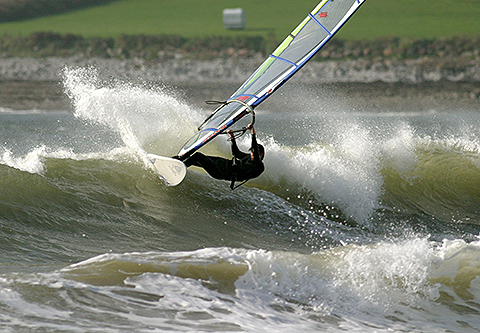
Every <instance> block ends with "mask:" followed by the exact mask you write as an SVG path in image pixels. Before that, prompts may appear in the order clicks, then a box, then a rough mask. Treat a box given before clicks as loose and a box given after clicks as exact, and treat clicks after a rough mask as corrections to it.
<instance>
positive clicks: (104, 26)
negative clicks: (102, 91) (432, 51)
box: [0, 0, 480, 40]
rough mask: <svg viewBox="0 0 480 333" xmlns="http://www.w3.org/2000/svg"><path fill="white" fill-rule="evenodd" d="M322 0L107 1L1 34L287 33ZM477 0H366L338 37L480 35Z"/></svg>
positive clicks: (8, 27)
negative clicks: (237, 21) (238, 13)
mask: <svg viewBox="0 0 480 333" xmlns="http://www.w3.org/2000/svg"><path fill="white" fill-rule="evenodd" d="M318 2H319V0H302V1H291V0H263V1H251V0H238V1H232V0H120V1H114V2H112V3H109V4H105V5H101V6H97V7H93V8H86V9H81V10H77V11H74V12H70V13H65V14H59V15H52V16H48V17H43V18H38V19H32V20H27V21H22V22H11V23H2V24H0V34H9V35H28V34H30V33H32V32H37V31H52V32H58V33H73V34H78V35H83V36H86V37H92V36H98V37H117V36H119V35H121V34H148V35H157V34H179V35H182V36H184V37H195V36H212V35H225V36H231V35H264V36H265V35H267V34H268V33H269V32H274V33H275V36H276V38H277V39H279V38H282V37H283V36H285V35H286V34H288V33H289V32H290V31H291V30H292V29H293V28H294V27H295V26H296V25H297V24H298V23H299V22H300V21H301V20H302V19H303V18H304V17H305V16H306V14H307V13H308V12H309V11H310V10H312V9H313V7H315V5H316V4H317V3H318ZM232 7H242V8H244V9H245V10H246V12H247V27H248V29H246V30H243V31H228V30H225V29H224V28H223V23H222V9H224V8H232ZM479 18H480V1H479V0H455V1H454V0H437V1H432V0H367V1H366V3H365V4H364V5H363V6H362V8H360V10H359V12H358V13H356V14H355V15H354V17H353V18H352V19H351V20H350V22H349V23H348V24H347V25H346V26H345V27H344V28H343V29H342V31H341V32H340V33H339V35H338V37H337V38H340V39H350V40H351V39H354V40H360V39H374V38H378V37H385V36H398V37H408V38H437V37H451V36H461V35H465V36H478V35H480V19H479Z"/></svg>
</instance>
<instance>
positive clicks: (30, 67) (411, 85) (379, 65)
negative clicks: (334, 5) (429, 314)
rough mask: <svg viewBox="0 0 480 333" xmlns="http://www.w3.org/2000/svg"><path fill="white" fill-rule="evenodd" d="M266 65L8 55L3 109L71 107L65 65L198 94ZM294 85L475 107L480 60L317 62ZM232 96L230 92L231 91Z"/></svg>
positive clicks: (1, 86) (0, 82)
mask: <svg viewBox="0 0 480 333" xmlns="http://www.w3.org/2000/svg"><path fill="white" fill-rule="evenodd" d="M262 60H263V59H262V58H260V57H253V58H245V59H242V58H234V59H215V60H195V59H182V58H177V59H168V60H164V61H160V62H159V61H147V60H144V59H140V58H135V59H127V60H120V59H104V58H89V59H86V58H82V57H69V58H59V57H47V58H41V59H40V58H15V57H10V58H3V59H0V108H11V109H22V108H31V107H33V108H41V109H42V108H43V109H58V108H65V107H67V106H68V101H67V100H66V96H64V94H63V92H62V86H61V80H62V71H63V68H65V67H76V66H80V67H85V66H93V67H95V68H97V70H98V71H99V73H100V74H101V75H102V76H104V77H105V78H119V79H122V80H127V81H129V82H133V83H138V82H150V83H161V84H167V85H174V86H176V87H180V88H179V89H184V90H185V91H189V92H191V91H192V90H194V91H195V92H197V91H198V90H201V89H207V88H206V87H213V88H212V91H214V90H216V89H218V87H219V86H222V87H225V88H226V89H234V88H235V87H236V86H237V85H238V84H241V83H242V82H243V81H244V80H245V79H247V78H248V76H249V75H250V74H251V73H252V72H253V71H254V70H255V69H256V68H257V67H258V66H259V65H260V64H261V62H262ZM292 82H295V83H297V84H308V85H335V86H336V87H343V88H342V89H347V90H348V89H350V90H353V91H354V94H358V93H359V92H361V93H363V94H366V95H369V96H370V95H371V96H370V97H371V98H376V99H378V98H386V99H388V98H394V97H395V98H396V97H397V96H404V97H406V96H408V95H412V94H413V95H417V97H418V98H420V97H421V98H426V97H427V98H431V99H432V100H439V99H440V100H442V101H452V102H462V103H467V104H468V105H473V106H475V105H478V104H479V103H480V60H479V59H478V57H471V58H470V59H461V61H458V60H457V61H456V60H455V59H449V60H442V59H438V58H436V59H433V58H427V57H425V58H417V59H406V60H397V59H381V58H379V59H362V58H360V59H358V60H339V61H335V60H329V61H323V62H318V61H312V62H310V63H308V64H307V65H306V66H305V67H304V68H303V69H302V70H301V71H300V72H299V73H297V75H296V76H295V77H294V78H293V79H292ZM214 87H217V88H214ZM232 87H233V88H232ZM352 87H355V89H353V88H352ZM229 91H230V93H231V91H232V90H229ZM195 92H194V93H193V95H195ZM227 94H228V92H227ZM389 96H390V97H389ZM223 97H225V96H223ZM227 97H228V96H227ZM407 98H408V97H407Z"/></svg>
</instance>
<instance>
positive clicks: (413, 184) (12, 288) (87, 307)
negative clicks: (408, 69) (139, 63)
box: [0, 68, 480, 332]
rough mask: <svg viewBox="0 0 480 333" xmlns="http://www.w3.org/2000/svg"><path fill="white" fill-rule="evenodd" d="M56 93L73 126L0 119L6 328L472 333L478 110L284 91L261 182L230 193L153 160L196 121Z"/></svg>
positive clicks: (188, 114)
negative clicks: (378, 105) (66, 101)
mask: <svg viewBox="0 0 480 333" xmlns="http://www.w3.org/2000/svg"><path fill="white" fill-rule="evenodd" d="M64 85H65V91H66V93H67V95H68V96H69V97H70V98H71V101H72V109H73V112H72V111H68V110H59V111H48V112H43V111H41V110H25V111H23V112H20V111H15V112H13V111H10V110H5V109H3V110H2V112H0V144H1V146H0V249H1V250H0V330H2V331H5V332H33V331H34V332H46V331H48V332H50V331H52V332H222V331H229V332H287V331H288V332H292V331H304V332H318V331H327V332H341V331H342V332H343V331H353V332H355V331H357V332H390V331H415V332H432V331H436V332H476V331H478V330H479V329H480V277H479V275H480V239H479V236H480V228H479V227H480V113H479V112H478V111H479V110H466V109H462V108H461V107H460V106H459V107H458V109H449V110H430V109H428V110H425V109H411V108H410V109H402V106H401V102H399V103H398V105H396V106H392V108H391V109H385V110H369V109H357V108H356V105H357V104H356V103H355V99H354V98H348V96H344V95H342V94H341V93H338V92H336V91H334V90H331V91H318V90H312V89H308V88H305V89H304V88H302V87H299V86H295V85H294V84H293V85H291V86H289V85H287V86H285V87H283V88H282V90H281V91H279V92H278V93H277V96H273V97H271V98H270V100H268V101H266V102H265V103H264V105H261V106H260V107H259V108H258V109H257V120H256V124H255V125H256V130H257V133H258V134H257V136H258V139H259V141H260V142H261V143H262V144H264V146H265V147H266V157H265V164H266V169H267V170H266V172H265V173H264V174H263V175H262V176H261V177H259V178H258V179H255V180H251V181H249V182H248V183H247V184H246V185H244V186H242V187H240V188H238V189H237V190H235V191H231V190H230V189H229V184H228V182H223V181H217V180H214V179H211V178H210V177H209V176H208V175H206V174H205V173H204V172H202V171H201V170H199V169H191V170H189V172H188V175H187V177H186V179H185V181H184V182H183V183H182V184H181V185H179V186H177V187H166V186H165V185H164V184H163V183H162V182H161V181H160V179H159V178H158V177H157V176H156V175H155V173H154V172H153V170H152V169H151V167H150V166H149V163H148V161H147V159H146V154H147V153H155V154H160V155H166V156H171V155H173V154H175V153H176V152H177V151H178V150H179V149H180V146H181V145H182V144H183V143H184V142H185V141H186V140H187V139H188V138H189V137H190V136H191V135H192V134H193V133H194V132H195V128H196V126H197V125H198V123H199V122H200V121H201V120H203V118H204V117H205V115H206V113H207V112H208V111H210V109H209V108H208V107H206V108H205V109H202V108H201V107H198V106H195V105H192V104H189V103H188V102H186V100H185V98H184V96H182V94H179V93H178V91H176V90H175V88H168V89H167V88H161V87H158V86H148V85H133V84H129V83H128V82H119V81H114V80H109V79H105V78H101V77H99V75H98V73H97V71H95V69H93V68H71V69H66V70H65V72H64ZM227 97H228V96H225V98H227ZM357 98H358V97H357ZM206 99H208V96H207V97H206ZM410 104H411V103H410ZM246 121H248V120H246ZM248 142H249V137H245V138H242V139H241V140H240V146H241V148H243V149H246V148H247V147H248ZM205 152H206V153H211V154H219V155H225V156H228V154H229V144H228V143H227V142H226V138H225V137H220V138H218V139H216V141H215V142H213V143H212V144H210V145H209V147H207V148H206V149H205Z"/></svg>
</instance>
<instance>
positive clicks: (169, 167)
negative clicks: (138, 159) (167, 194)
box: [147, 154, 187, 186]
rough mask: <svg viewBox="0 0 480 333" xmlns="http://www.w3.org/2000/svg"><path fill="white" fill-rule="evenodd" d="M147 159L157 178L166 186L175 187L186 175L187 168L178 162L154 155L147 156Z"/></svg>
mask: <svg viewBox="0 0 480 333" xmlns="http://www.w3.org/2000/svg"><path fill="white" fill-rule="evenodd" d="M147 157H148V160H149V161H150V162H151V163H152V165H153V167H154V169H155V171H156V172H157V174H158V176H159V177H160V178H161V179H162V180H163V181H164V182H165V184H166V185H168V186H177V185H178V184H180V183H181V182H182V181H183V179H184V178H185V175H186V174H187V167H186V166H185V164H184V163H183V162H182V161H180V160H177V159H175V158H170V157H165V156H159V155H155V154H148V155H147Z"/></svg>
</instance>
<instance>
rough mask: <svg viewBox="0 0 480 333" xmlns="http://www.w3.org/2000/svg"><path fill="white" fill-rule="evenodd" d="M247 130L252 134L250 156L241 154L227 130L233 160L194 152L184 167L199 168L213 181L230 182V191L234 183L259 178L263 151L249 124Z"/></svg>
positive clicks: (263, 167) (231, 133)
mask: <svg viewBox="0 0 480 333" xmlns="http://www.w3.org/2000/svg"><path fill="white" fill-rule="evenodd" d="M247 129H248V130H250V133H251V134H252V146H251V148H250V154H247V153H244V152H241V151H240V150H239V149H238V147H237V143H236V142H235V136H234V134H233V132H232V131H230V130H228V131H227V133H228V134H230V138H231V140H232V155H233V159H231V160H228V159H226V158H223V157H218V156H207V155H204V154H202V153H200V152H196V153H195V154H193V155H192V156H190V157H189V158H188V159H187V160H186V161H185V162H184V163H185V165H186V166H187V167H189V166H192V165H194V166H198V167H201V168H203V169H205V171H206V172H207V173H208V174H209V175H210V176H212V177H213V178H215V179H223V180H229V181H231V186H230V187H231V188H232V189H233V188H234V183H235V181H247V180H249V179H252V178H256V177H258V176H260V174H261V173H262V172H263V171H264V170H265V166H264V165H263V162H262V160H263V157H264V156H265V149H264V148H263V146H262V145H261V144H258V143H257V139H256V137H255V130H254V128H253V125H252V124H249V125H248V126H247Z"/></svg>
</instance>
